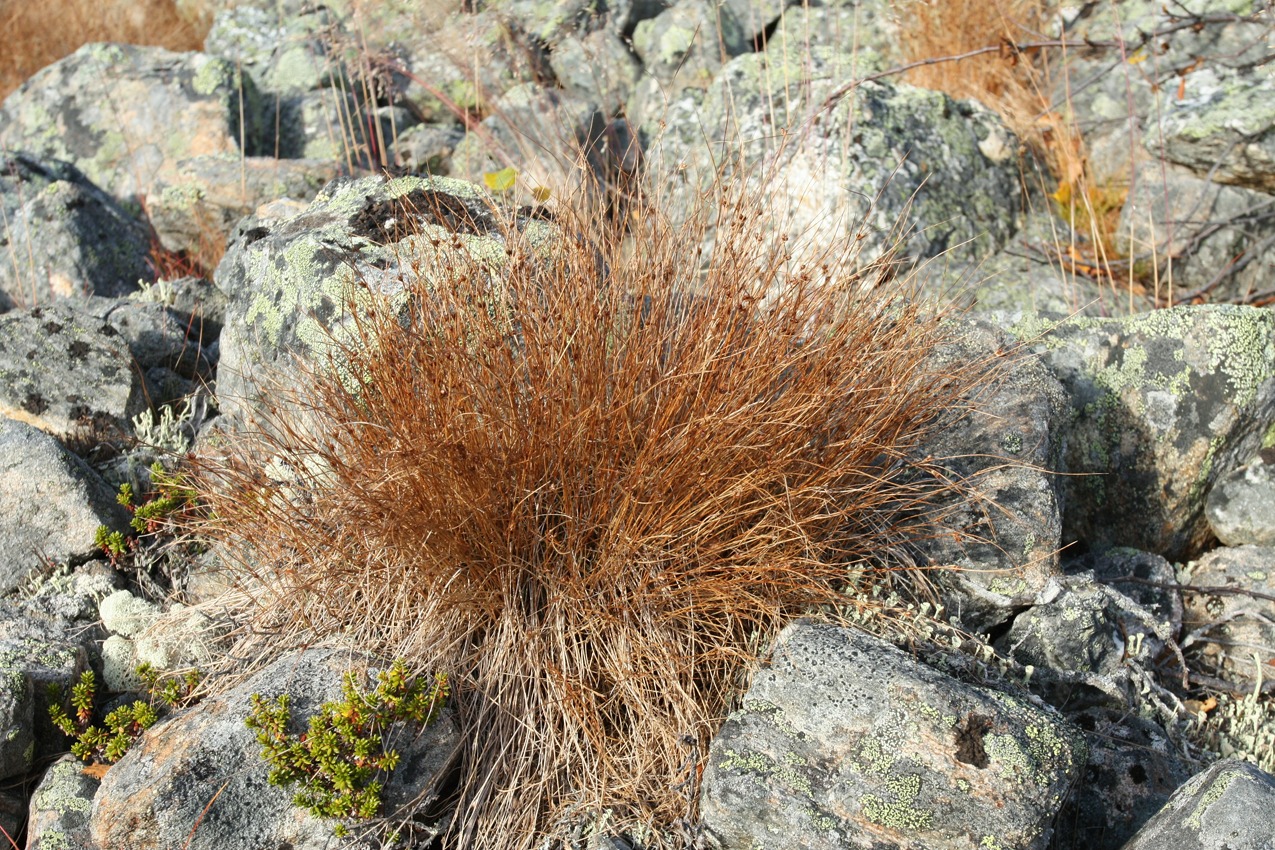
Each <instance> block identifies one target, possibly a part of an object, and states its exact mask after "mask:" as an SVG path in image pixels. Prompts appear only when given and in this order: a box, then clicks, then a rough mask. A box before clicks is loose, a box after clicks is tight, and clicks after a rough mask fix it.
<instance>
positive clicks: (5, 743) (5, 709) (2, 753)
mask: <svg viewBox="0 0 1275 850" xmlns="http://www.w3.org/2000/svg"><path fill="white" fill-rule="evenodd" d="M34 711H35V697H34V694H33V693H32V691H31V680H30V679H29V678H27V677H26V676H23V675H22V674H21V672H19V671H17V670H11V669H9V668H7V667H6V668H5V669H4V670H3V675H2V676H0V779H8V778H9V777H11V776H19V775H21V774H23V773H26V771H27V769H28V768H30V767H31V759H32V757H33V756H34V755H35V726H34V723H35V717H34V715H33V712H34Z"/></svg>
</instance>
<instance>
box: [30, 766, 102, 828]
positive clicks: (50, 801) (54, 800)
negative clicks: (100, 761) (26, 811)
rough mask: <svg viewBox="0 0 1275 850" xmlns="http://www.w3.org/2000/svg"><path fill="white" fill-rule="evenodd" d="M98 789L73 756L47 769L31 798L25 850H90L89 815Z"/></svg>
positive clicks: (95, 782) (99, 782)
mask: <svg viewBox="0 0 1275 850" xmlns="http://www.w3.org/2000/svg"><path fill="white" fill-rule="evenodd" d="M99 785H101V781H100V780H98V779H95V778H94V777H92V776H90V775H89V774H87V773H85V772H84V764H83V763H82V762H81V761H80V760H79V759H77V758H76V757H75V756H71V755H66V756H62V758H60V759H58V760H57V761H55V762H54V763H53V764H51V765H49V769H48V770H46V771H45V772H44V777H43V778H42V779H41V780H40V784H39V785H37V786H36V789H35V793H34V794H32V795H31V814H30V818H29V820H28V826H27V850H94V848H95V845H94V844H93V842H92V839H91V838H90V837H89V814H90V812H92V810H93V795H94V794H96V793H97V789H98V786H99Z"/></svg>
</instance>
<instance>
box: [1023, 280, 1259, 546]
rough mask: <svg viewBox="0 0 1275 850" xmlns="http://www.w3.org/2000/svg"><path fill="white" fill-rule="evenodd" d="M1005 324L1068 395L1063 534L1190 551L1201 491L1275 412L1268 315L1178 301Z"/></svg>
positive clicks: (1197, 535)
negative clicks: (1148, 308)
mask: <svg viewBox="0 0 1275 850" xmlns="http://www.w3.org/2000/svg"><path fill="white" fill-rule="evenodd" d="M1014 332H1015V334H1016V335H1018V336H1019V338H1020V339H1027V340H1034V347H1035V348H1036V349H1037V350H1038V351H1040V353H1041V356H1042V358H1043V359H1044V361H1045V364H1046V365H1047V366H1048V367H1049V368H1050V369H1051V370H1052V371H1053V372H1054V374H1055V375H1056V376H1057V377H1058V379H1059V380H1060V381H1061V382H1062V384H1063V386H1064V387H1065V389H1066V390H1067V393H1068V395H1069V397H1070V402H1071V407H1072V414H1071V424H1070V427H1069V428H1068V439H1067V449H1066V466H1065V468H1066V470H1067V472H1068V473H1069V474H1068V475H1067V476H1066V477H1065V478H1063V479H1062V481H1061V485H1062V488H1063V491H1064V505H1065V507H1064V512H1063V542H1064V543H1070V542H1072V541H1076V540H1080V541H1084V542H1085V543H1086V544H1087V545H1088V546H1090V547H1091V548H1094V549H1101V548H1106V547H1108V546H1131V547H1134V548H1137V549H1142V550H1145V551H1148V552H1154V553H1157V554H1161V555H1164V556H1165V557H1168V558H1171V559H1179V558H1183V557H1189V556H1191V555H1192V554H1195V553H1198V552H1199V551H1200V550H1201V549H1202V547H1203V546H1204V545H1205V544H1206V543H1207V542H1208V541H1209V539H1210V532H1209V528H1208V524H1207V522H1206V521H1205V517H1204V497H1205V495H1206V494H1207V493H1208V492H1209V490H1210V489H1211V488H1212V487H1213V485H1214V483H1215V482H1216V481H1217V480H1218V479H1219V478H1220V477H1221V475H1222V474H1223V473H1224V472H1227V471H1229V470H1231V469H1233V468H1235V467H1236V466H1238V465H1239V464H1240V463H1241V462H1242V461H1244V460H1247V459H1248V458H1250V457H1252V455H1253V454H1254V453H1255V452H1256V451H1257V449H1258V446H1259V445H1260V443H1261V439H1262V432H1263V431H1264V430H1265V429H1266V427H1268V425H1269V423H1270V422H1271V420H1272V419H1273V418H1275V314H1272V313H1271V311H1269V310H1261V309H1256V308H1252V307H1239V306H1229V305H1217V306H1204V307H1176V308H1172V309H1167V310H1159V311H1156V312H1152V313H1145V314H1139V315H1134V316H1129V317H1126V318H1114V319H1100V318H1074V319H1068V320H1065V321H1062V322H1059V323H1057V324H1056V325H1055V324H1052V323H1050V322H1046V321H1038V320H1032V321H1024V322H1022V323H1020V324H1019V325H1017V326H1016V327H1015V329H1014Z"/></svg>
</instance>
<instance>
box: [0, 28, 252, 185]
mask: <svg viewBox="0 0 1275 850" xmlns="http://www.w3.org/2000/svg"><path fill="white" fill-rule="evenodd" d="M257 109H258V107H257V105H256V99H255V92H254V91H253V89H252V84H251V81H250V80H248V79H246V78H244V77H243V76H242V75H241V74H240V73H239V72H238V71H236V69H235V66H234V64H233V63H231V62H228V61H226V60H225V59H218V58H215V57H212V56H207V55H205V54H203V53H172V52H170V51H168V50H164V49H162V48H159V47H138V46H135V45H121V44H86V45H85V46H83V47H81V48H80V49H79V50H77V51H76V52H75V53H73V54H71V55H70V56H67V57H66V58H64V59H61V60H59V61H57V62H55V63H53V64H52V65H50V66H49V67H47V68H45V69H44V70H42V71H40V72H39V73H37V74H36V75H35V76H33V77H31V79H29V80H27V81H26V82H25V83H23V84H22V86H21V87H19V88H18V89H17V90H16V91H15V92H14V93H13V94H11V95H9V97H8V99H6V100H5V102H4V106H3V107H2V108H0V141H3V143H4V146H5V147H6V148H8V149H9V150H28V151H31V152H32V153H35V154H36V155H38V156H44V157H52V158H55V159H62V160H66V161H68V162H70V163H72V164H74V165H75V166H76V167H77V168H79V169H80V170H81V171H83V172H84V173H85V174H86V175H87V176H88V178H89V179H90V180H92V181H93V182H94V183H96V184H97V185H99V186H101V187H102V188H103V189H105V190H106V191H107V192H109V193H111V194H112V195H115V196H116V197H119V198H130V197H139V198H141V199H143V200H146V199H147V198H148V197H149V195H150V194H151V193H152V192H154V191H155V187H156V186H157V185H159V184H160V183H168V184H173V183H176V182H178V181H177V180H175V179H174V178H177V177H179V176H180V171H181V163H182V161H183V160H187V159H190V158H191V157H196V156H216V155H224V156H228V157H231V158H233V159H235V160H236V161H237V160H238V159H239V157H240V155H241V154H245V153H246V154H252V153H254V152H255V149H254V148H255V146H256V145H257V144H258V142H259V139H258V126H257V123H258V118H259V116H258V114H257ZM241 115H242V116H243V118H244V119H245V122H244V124H243V125H241V124H240V116H241ZM241 138H242V139H243V140H244V142H245V145H244V147H243V148H241V147H240V139H241Z"/></svg>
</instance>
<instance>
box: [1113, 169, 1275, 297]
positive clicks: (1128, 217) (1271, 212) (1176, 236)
mask: <svg viewBox="0 0 1275 850" xmlns="http://www.w3.org/2000/svg"><path fill="white" fill-rule="evenodd" d="M1115 246H1116V249H1117V250H1118V251H1119V252H1120V253H1121V254H1123V255H1125V256H1129V257H1132V258H1133V259H1134V260H1135V262H1137V263H1140V264H1142V266H1143V267H1146V268H1150V267H1152V266H1153V265H1157V264H1158V275H1159V278H1158V279H1159V280H1161V281H1163V285H1164V287H1165V288H1166V290H1167V288H1168V286H1169V284H1170V283H1171V284H1172V294H1173V296H1174V298H1175V299H1177V300H1179V301H1184V302H1185V301H1189V300H1190V299H1192V298H1195V297H1199V296H1206V297H1207V298H1208V299H1209V300H1210V301H1212V302H1214V303H1221V302H1226V301H1231V302H1242V301H1244V300H1245V299H1247V298H1250V297H1252V296H1253V295H1256V294H1258V293H1261V292H1266V291H1267V290H1269V289H1270V288H1271V287H1270V281H1269V269H1270V268H1271V264H1272V263H1273V262H1275V198H1272V197H1271V196H1270V195H1268V194H1263V193H1261V192H1255V191H1252V190H1250V189H1245V188H1242V187H1238V186H1224V185H1221V184H1219V183H1217V182H1215V181H1214V180H1212V179H1208V178H1207V177H1206V176H1201V175H1196V174H1192V173H1191V172H1189V171H1187V170H1186V169H1183V168H1175V167H1173V166H1171V165H1169V166H1166V165H1164V164H1163V163H1150V164H1147V165H1143V166H1140V167H1139V168H1138V169H1137V172H1136V174H1135V175H1134V182H1133V185H1132V186H1131V187H1130V189H1129V195H1128V197H1127V198H1126V200H1125V204H1124V207H1123V209H1122V210H1121V213H1120V223H1119V226H1118V227H1117V229H1116V234H1115ZM1167 294H1168V292H1167V291H1166V295H1167Z"/></svg>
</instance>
